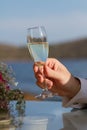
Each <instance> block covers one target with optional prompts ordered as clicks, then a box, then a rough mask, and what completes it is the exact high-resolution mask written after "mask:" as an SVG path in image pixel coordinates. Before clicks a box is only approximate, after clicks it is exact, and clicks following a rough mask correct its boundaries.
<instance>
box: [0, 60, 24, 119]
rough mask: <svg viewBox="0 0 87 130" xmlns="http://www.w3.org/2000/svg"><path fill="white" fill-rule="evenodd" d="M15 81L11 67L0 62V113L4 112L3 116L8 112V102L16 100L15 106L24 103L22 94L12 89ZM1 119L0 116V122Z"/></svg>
mask: <svg viewBox="0 0 87 130" xmlns="http://www.w3.org/2000/svg"><path fill="white" fill-rule="evenodd" d="M15 80H16V79H15V75H14V72H13V70H12V67H11V66H8V65H7V64H5V63H2V62H0V112H1V113H3V112H4V113H5V116H6V113H7V112H8V111H9V110H10V107H11V106H10V101H12V100H16V104H17V105H18V104H21V103H22V101H24V95H23V92H22V91H21V90H19V89H15V88H14V89H13V87H14V86H17V84H18V82H16V81H15ZM7 115H8V113H7ZM3 118H4V117H3V116H1V114H0V120H2V119H3Z"/></svg>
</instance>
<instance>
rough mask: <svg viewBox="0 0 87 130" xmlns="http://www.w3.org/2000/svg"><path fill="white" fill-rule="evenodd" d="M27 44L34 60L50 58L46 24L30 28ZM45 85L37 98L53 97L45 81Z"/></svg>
mask: <svg viewBox="0 0 87 130" xmlns="http://www.w3.org/2000/svg"><path fill="white" fill-rule="evenodd" d="M27 45H28V50H29V52H30V55H31V57H32V58H33V60H34V62H38V63H39V62H40V61H43V62H45V61H46V59H47V58H48V52H49V45H48V42H47V35H46V30H45V27H44V26H36V27H31V28H28V35H27ZM41 66H42V64H38V68H39V69H40V67H41ZM43 76H44V75H43ZM44 79H45V76H44ZM44 82H45V80H44ZM44 85H45V86H44V89H42V93H41V94H39V95H37V96H36V98H42V99H45V98H47V97H52V93H51V92H49V91H48V89H47V85H46V83H44Z"/></svg>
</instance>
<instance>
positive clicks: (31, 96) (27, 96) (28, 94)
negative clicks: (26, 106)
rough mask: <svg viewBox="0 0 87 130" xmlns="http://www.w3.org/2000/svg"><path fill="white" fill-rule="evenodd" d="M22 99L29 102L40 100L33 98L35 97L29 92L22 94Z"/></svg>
mask: <svg viewBox="0 0 87 130" xmlns="http://www.w3.org/2000/svg"><path fill="white" fill-rule="evenodd" d="M24 99H25V100H30V101H40V99H37V98H35V95H34V94H32V93H29V92H24Z"/></svg>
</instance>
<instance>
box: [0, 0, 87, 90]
mask: <svg viewBox="0 0 87 130" xmlns="http://www.w3.org/2000/svg"><path fill="white" fill-rule="evenodd" d="M37 25H43V26H45V28H46V31H47V36H48V42H49V45H50V52H49V57H54V58H57V59H59V60H60V61H61V62H62V63H63V64H65V65H66V66H67V67H68V69H69V70H70V71H71V72H72V74H74V75H76V76H80V77H86V78H87V0H44V1H42V0H15V1H12V0H7V1H6V0H0V61H1V62H2V61H3V62H6V63H7V64H9V65H11V66H12V67H13V69H14V71H15V74H16V78H17V80H18V82H19V87H20V88H21V89H22V90H23V91H26V92H27V91H28V92H31V93H39V92H40V91H41V89H40V88H38V87H37V86H36V84H35V78H34V74H33V69H32V66H33V61H32V59H31V57H30V54H29V52H28V49H27V43H26V41H27V40H26V37H27V28H29V27H32V26H37Z"/></svg>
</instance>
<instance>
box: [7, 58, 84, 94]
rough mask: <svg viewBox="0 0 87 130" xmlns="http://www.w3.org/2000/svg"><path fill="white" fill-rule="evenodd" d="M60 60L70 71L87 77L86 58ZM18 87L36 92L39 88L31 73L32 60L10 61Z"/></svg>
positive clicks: (39, 90) (38, 91)
mask: <svg viewBox="0 0 87 130" xmlns="http://www.w3.org/2000/svg"><path fill="white" fill-rule="evenodd" d="M61 62H62V63H63V64H64V65H65V66H66V67H67V68H68V69H69V70H70V72H71V73H72V74H73V75H75V76H79V77H82V78H87V59H81V60H61ZM8 64H9V65H11V66H12V68H13V70H14V72H15V75H16V76H15V77H16V80H17V81H18V82H19V84H18V87H19V88H20V89H21V90H23V91H25V92H31V93H34V94H38V93H40V92H41V89H40V88H39V87H38V86H37V85H36V84H35V82H36V79H35V77H34V73H33V62H29V61H28V62H12V63H8Z"/></svg>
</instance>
